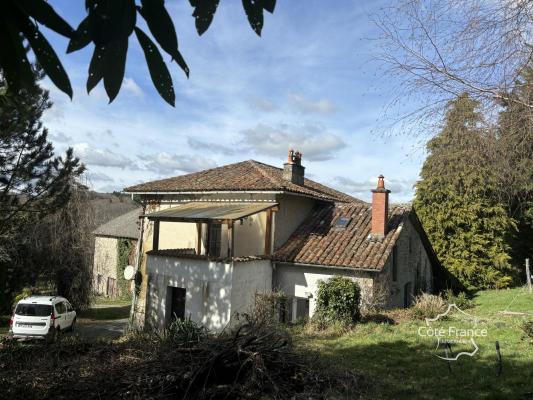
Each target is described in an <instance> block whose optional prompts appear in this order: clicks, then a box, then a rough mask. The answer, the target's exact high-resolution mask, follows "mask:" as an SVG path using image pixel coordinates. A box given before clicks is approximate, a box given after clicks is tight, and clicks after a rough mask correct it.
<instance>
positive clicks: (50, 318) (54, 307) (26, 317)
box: [10, 296, 76, 340]
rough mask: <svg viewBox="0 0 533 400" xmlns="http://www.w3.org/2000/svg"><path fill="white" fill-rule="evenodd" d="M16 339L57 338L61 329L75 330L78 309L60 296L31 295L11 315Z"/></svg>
mask: <svg viewBox="0 0 533 400" xmlns="http://www.w3.org/2000/svg"><path fill="white" fill-rule="evenodd" d="M10 325H11V329H10V332H11V334H12V337H13V338H14V339H30V338H35V339H47V338H48V339H51V340H55V339H56V338H57V335H58V334H59V332H61V331H65V330H74V327H75V326H76V311H74V309H73V308H72V306H71V305H70V303H69V302H68V300H67V299H65V298H64V297H60V296H30V297H27V298H25V299H23V300H20V301H19V302H18V304H17V307H15V312H14V313H13V316H12V317H11V322H10Z"/></svg>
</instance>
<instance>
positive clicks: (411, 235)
mask: <svg viewBox="0 0 533 400" xmlns="http://www.w3.org/2000/svg"><path fill="white" fill-rule="evenodd" d="M401 229H402V231H401V233H400V236H399V238H398V240H397V242H396V257H397V279H396V281H394V280H393V274H392V267H393V254H392V253H391V255H390V256H389V258H388V260H387V262H386V264H385V267H384V269H383V272H382V273H381V274H379V277H378V280H377V281H376V284H375V290H381V291H383V290H385V292H386V294H387V296H386V307H387V308H399V307H404V306H405V301H406V300H408V302H410V301H412V299H413V297H414V296H415V295H416V294H417V293H418V292H420V291H422V292H432V290H433V288H432V281H433V275H432V270H431V263H430V261H429V258H428V256H427V253H426V251H425V249H424V245H423V244H422V241H421V240H420V236H419V235H418V233H417V232H416V230H415V229H414V227H413V225H412V224H411V222H410V221H409V220H405V221H404V223H403V225H402V228H401ZM408 304H409V303H408Z"/></svg>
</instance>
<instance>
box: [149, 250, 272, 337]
mask: <svg viewBox="0 0 533 400" xmlns="http://www.w3.org/2000/svg"><path fill="white" fill-rule="evenodd" d="M147 273H148V290H147V305H146V309H147V312H146V323H147V324H148V325H149V326H151V327H153V328H157V329H161V328H164V327H165V326H166V325H167V323H168V321H169V317H170V315H169V314H170V304H171V299H170V292H169V290H168V289H169V287H179V288H184V289H186V298H185V316H186V317H189V316H190V318H191V319H192V320H193V321H196V322H198V323H201V324H203V325H205V326H206V327H207V328H208V329H210V330H212V331H215V332H216V331H220V330H222V329H224V328H225V327H226V326H228V325H229V324H230V322H231V318H232V316H233V315H235V313H236V312H239V313H242V312H247V311H250V309H251V308H252V307H253V304H254V301H255V294H256V293H258V292H261V293H264V292H266V291H270V289H271V285H272V269H271V267H270V261H269V260H255V261H248V262H236V263H220V262H212V261H207V260H189V259H180V258H173V257H163V256H155V255H150V256H148V259H147Z"/></svg>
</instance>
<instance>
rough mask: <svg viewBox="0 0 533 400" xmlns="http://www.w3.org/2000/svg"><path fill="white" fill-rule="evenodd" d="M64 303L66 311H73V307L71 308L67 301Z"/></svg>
mask: <svg viewBox="0 0 533 400" xmlns="http://www.w3.org/2000/svg"><path fill="white" fill-rule="evenodd" d="M66 305H67V312H71V311H73V308H72V306H71V305H70V303H69V302H67V303H66Z"/></svg>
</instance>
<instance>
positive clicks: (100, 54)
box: [87, 46, 106, 93]
mask: <svg viewBox="0 0 533 400" xmlns="http://www.w3.org/2000/svg"><path fill="white" fill-rule="evenodd" d="M105 50H106V48H105V47H104V46H96V47H95V48H94V52H93V57H92V58H91V64H90V65H89V76H88V78H87V93H90V92H91V90H93V88H94V87H95V86H96V85H97V84H98V82H100V81H101V80H102V78H103V77H104V61H105Z"/></svg>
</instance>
